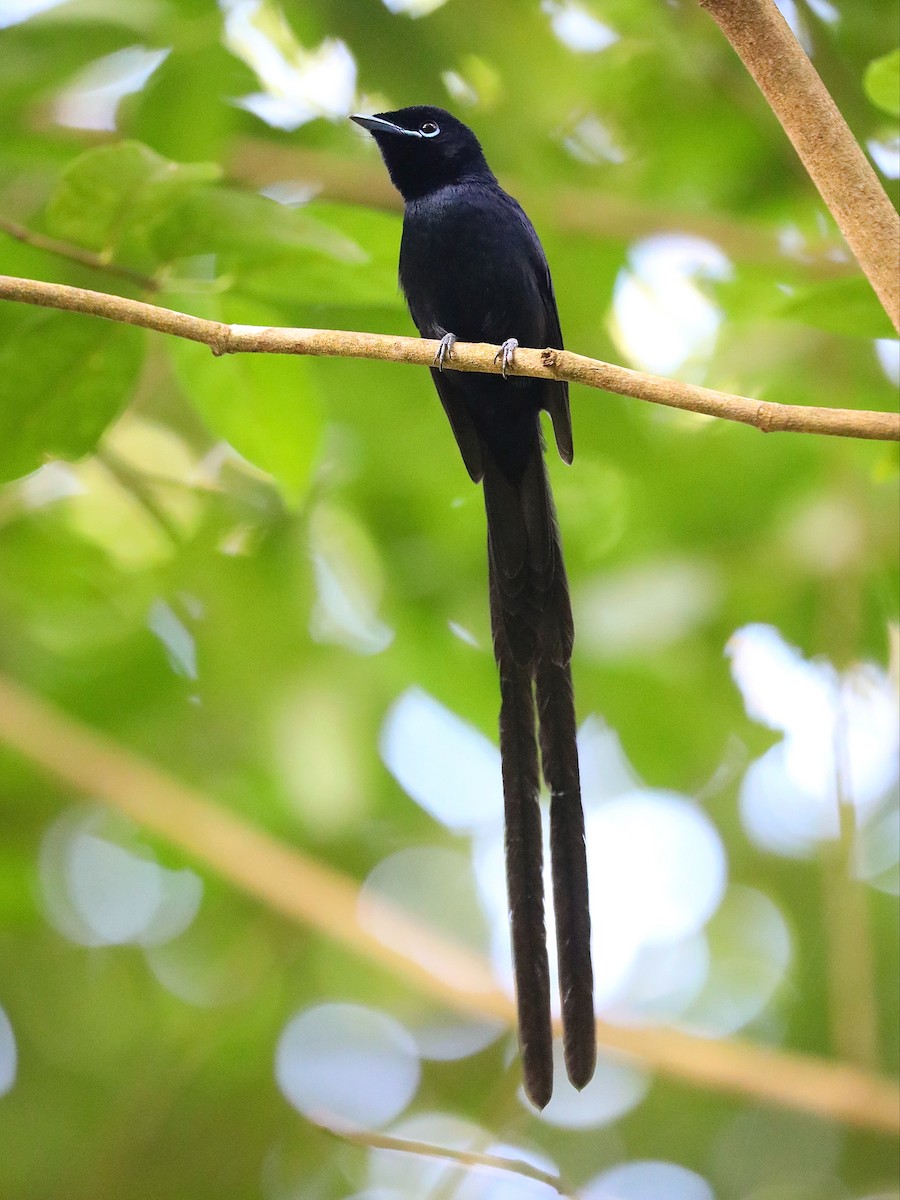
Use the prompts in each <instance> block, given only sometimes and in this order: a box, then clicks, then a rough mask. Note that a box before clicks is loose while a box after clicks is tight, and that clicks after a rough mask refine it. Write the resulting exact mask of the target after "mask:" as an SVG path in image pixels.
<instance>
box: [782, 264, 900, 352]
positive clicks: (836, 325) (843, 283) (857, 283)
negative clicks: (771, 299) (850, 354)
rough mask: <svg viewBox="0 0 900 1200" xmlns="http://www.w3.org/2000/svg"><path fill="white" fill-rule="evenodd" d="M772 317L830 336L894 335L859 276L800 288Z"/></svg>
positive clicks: (866, 285)
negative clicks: (820, 330) (825, 331)
mask: <svg viewBox="0 0 900 1200" xmlns="http://www.w3.org/2000/svg"><path fill="white" fill-rule="evenodd" d="M774 315H775V316H779V317H786V318H788V319H789V320H793V321H800V322H802V324H804V325H812V326H814V327H815V328H816V329H826V330H828V332H829V333H844V334H849V335H851V336H853V337H865V338H885V337H887V338H890V337H895V336H896V333H895V330H894V327H893V325H892V324H891V322H890V319H889V317H888V315H887V313H886V312H885V311H884V309H883V308H882V307H881V304H880V303H879V301H878V297H877V296H876V295H875V293H874V292H873V291H872V286H871V284H870V283H869V281H868V280H867V279H864V278H863V277H862V276H861V275H855V276H853V278H851V279H835V280H829V281H828V282H827V283H819V284H816V285H815V286H813V287H808V288H802V289H800V290H799V291H797V292H795V293H794V294H793V295H792V296H791V297H790V298H789V299H787V300H785V301H784V303H783V304H780V305H778V307H777V308H776V309H775V310H774Z"/></svg>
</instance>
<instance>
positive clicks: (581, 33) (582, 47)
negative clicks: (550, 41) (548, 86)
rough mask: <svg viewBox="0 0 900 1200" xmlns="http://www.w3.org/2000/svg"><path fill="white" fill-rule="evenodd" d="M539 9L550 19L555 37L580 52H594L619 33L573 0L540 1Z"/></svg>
mask: <svg viewBox="0 0 900 1200" xmlns="http://www.w3.org/2000/svg"><path fill="white" fill-rule="evenodd" d="M541 9H542V10H543V12H545V13H546V14H547V16H548V17H549V18H550V26H551V28H552V29H553V32H554V33H555V34H556V36H557V38H559V40H560V41H561V42H562V44H563V45H564V46H567V47H568V49H569V50H574V51H575V52H576V53H579V54H597V53H598V52H599V51H600V50H606V49H607V47H609V46H612V45H614V44H615V43H616V42H617V41H618V40H619V35H618V34H617V33H616V31H615V30H614V29H610V28H609V26H608V25H604V24H603V22H602V21H598V20H597V18H596V17H595V16H593V15H592V14H591V13H589V12H588V10H587V9H586V8H582V6H581V5H580V4H575V3H573V2H572V0H561V2H559V0H543V3H542V4H541Z"/></svg>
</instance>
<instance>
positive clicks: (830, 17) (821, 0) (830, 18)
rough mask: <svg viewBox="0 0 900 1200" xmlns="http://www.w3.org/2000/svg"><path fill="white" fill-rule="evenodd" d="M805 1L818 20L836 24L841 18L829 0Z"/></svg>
mask: <svg viewBox="0 0 900 1200" xmlns="http://www.w3.org/2000/svg"><path fill="white" fill-rule="evenodd" d="M806 3H807V5H808V6H809V8H810V9H811V10H812V11H813V12H814V13H815V14H816V16H817V17H818V18H819V20H820V21H824V22H825V23H826V24H828V25H836V24H837V22H838V21H840V19H841V14H840V13H839V12H838V10H837V9H836V8H835V6H834V5H833V4H831V3H830V2H829V0H806Z"/></svg>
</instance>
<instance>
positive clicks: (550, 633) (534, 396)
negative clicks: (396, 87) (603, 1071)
mask: <svg viewBox="0 0 900 1200" xmlns="http://www.w3.org/2000/svg"><path fill="white" fill-rule="evenodd" d="M351 119H352V120H353V121H355V122H356V123H357V124H358V125H362V126H363V128H364V129H368V130H369V132H370V133H371V134H372V136H373V137H374V138H375V141H376V142H377V143H378V148H379V150H380V151H381V154H382V157H383V158H384V161H385V165H386V166H387V169H388V172H389V173H390V176H391V179H392V180H393V182H394V185H395V186H396V188H397V190H398V191H399V192H400V194H401V195H402V197H403V200H404V202H405V206H404V218H403V238H402V241H401V245H400V286H401V287H402V289H403V292H404V294H405V296H406V300H407V303H408V305H409V311H410V313H411V315H412V319H413V321H414V322H415V324H416V326H417V328H418V330H419V333H420V334H421V335H422V337H426V338H437V339H439V340H440V347H439V350H438V353H437V356H436V357H435V365H434V367H433V368H432V376H433V378H434V382H435V386H436V387H437V391H438V395H439V396H440V398H441V402H442V404H443V406H444V410H445V411H446V413H447V416H448V417H449V419H450V425H451V427H452V429H453V433H454V434H455V436H456V440H457V442H458V444H459V449H460V451H461V453H462V457H463V461H464V463H465V465H466V468H467V470H468V472H469V474H470V475H471V477H472V479H473V480H474V481H475V482H476V483H478V482H479V481H480V482H481V483H482V484H483V486H484V504H485V510H486V513H487V530H488V576H489V585H490V606H491V628H492V631H493V640H494V656H495V658H496V660H497V666H498V668H499V673H500V697H501V700H500V754H501V758H502V762H503V794H504V808H505V817H506V879H507V890H508V895H509V910H510V919H511V925H512V948H513V963H514V968H515V980H516V994H517V999H518V1010H519V1043H520V1046H521V1052H522V1062H523V1075H524V1081H525V1089H526V1091H527V1093H528V1095H529V1097H530V1098H531V1100H532V1101H533V1102H534V1103H535V1104H536V1105H537V1106H538V1107H539V1108H543V1107H544V1105H545V1104H546V1103H547V1101H548V1100H549V1099H550V1094H551V1091H552V1087H553V1048H552V1034H551V1025H550V984H549V969H548V964H547V946H546V934H545V931H544V897H543V881H542V875H541V865H542V857H543V852H542V845H541V814H540V807H539V803H538V797H539V791H540V773H539V767H538V743H537V741H536V738H535V706H536V709H537V726H538V731H539V732H538V738H539V742H540V756H541V766H542V769H543V775H544V779H545V781H546V783H547V786H548V788H549V790H550V796H551V800H550V851H551V864H552V871H553V903H554V911H555V914H556V929H557V943H558V957H559V982H560V994H561V1000H562V1019H563V1045H564V1050H565V1060H566V1070H567V1072H568V1075H569V1078H570V1079H571V1081H572V1083H574V1084H575V1086H576V1087H579V1088H581V1087H584V1085H585V1084H586V1083H587V1082H588V1080H589V1079H590V1078H591V1076H592V1075H593V1073H594V1065H595V1061H596V1034H595V1025H594V1002H593V972H592V968H591V951H590V932H591V924H590V914H589V910H588V884H587V864H586V860H585V846H584V817H583V814H582V808H581V786H580V781H579V775H578V755H577V751H576V747H575V728H576V727H575V702H574V696H573V692H572V676H571V672H570V669H569V662H570V660H571V657H572V642H573V636H574V632H573V625H572V609H571V605H570V603H569V589H568V584H567V582H566V572H565V567H564V565H563V556H562V546H561V544H560V537H559V528H558V526H557V521H556V511H555V509H554V506H553V499H552V496H551V493H550V486H549V481H548V479H547V473H546V468H545V465H544V455H543V442H542V438H541V430H540V420H539V413H540V410H541V409H542V408H543V409H546V410H547V412H548V413H549V414H550V418H551V420H552V422H553V430H554V434H555V436H556V445H557V448H558V450H559V453H560V456H561V457H562V458H563V459H564V460H565V462H567V463H568V462H571V461H572V425H571V420H570V417H569V393H568V386H567V385H566V384H565V383H559V382H555V381H549V380H539V379H526V378H515V377H507V369H508V367H509V366H510V365H511V364H512V362H513V360H514V354H515V349H516V347H517V345H518V344H519V343H520V342H521V343H522V344H523V345H526V346H554V347H557V348H558V349H562V344H563V342H562V333H561V331H560V327H559V315H558V313H557V310H556V299H555V297H554V294H553V284H552V283H551V280H550V269H549V267H548V266H547V259H546V257H545V255H544V251H543V247H542V246H541V243H540V241H539V240H538V236H537V234H536V233H535V231H534V229H533V227H532V225H531V222H530V221H529V220H528V217H527V216H526V215H525V213H524V212H523V211H522V209H521V208H520V207H519V205H518V204H517V203H516V201H515V200H513V198H512V197H511V196H509V195H507V193H506V192H505V191H503V189H502V188H501V187H500V185H499V183H498V182H497V180H496V178H495V177H494V175H493V173H492V171H491V169H490V167H489V166H488V165H487V162H486V161H485V158H484V154H483V152H482V149H481V146H480V144H479V142H478V139H477V138H476V136H475V134H474V133H473V132H472V131H471V129H469V128H467V127H466V126H465V125H463V124H462V122H461V121H458V120H457V119H456V118H455V117H453V116H451V114H450V113H448V112H445V111H444V110H443V109H441V108H433V107H430V106H417V107H414V108H401V109H399V110H398V111H397V112H385V113H378V114H377V115H376V116H372V117H365V116H353V117H352V118H351ZM457 339H459V340H461V341H467V342H491V343H494V344H499V343H502V348H501V350H500V351H499V352H498V355H497V358H498V359H500V360H501V361H502V377H501V376H500V375H488V374H472V373H465V374H463V373H461V372H457V371H452V370H448V371H445V370H443V368H444V367H445V366H446V365H447V363H448V361H449V360H452V357H453V343H454V342H455V341H456V340H457ZM495 361H496V360H495Z"/></svg>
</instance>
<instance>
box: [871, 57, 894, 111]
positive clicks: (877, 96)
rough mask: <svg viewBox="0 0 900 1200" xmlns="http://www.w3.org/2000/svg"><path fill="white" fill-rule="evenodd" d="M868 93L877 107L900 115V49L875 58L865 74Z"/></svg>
mask: <svg viewBox="0 0 900 1200" xmlns="http://www.w3.org/2000/svg"><path fill="white" fill-rule="evenodd" d="M863 85H864V86H865V89H866V95H867V96H868V97H869V99H870V100H871V101H872V103H873V104H874V105H876V107H878V108H881V109H884V111H885V112H887V113H890V114H891V116H894V117H896V116H900V50H892V51H891V52H890V54H884V55H882V56H881V58H876V59H873V61H872V62H870V63H869V65H868V66H867V67H866V73H865V75H863Z"/></svg>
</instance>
